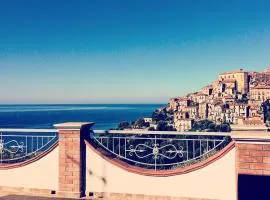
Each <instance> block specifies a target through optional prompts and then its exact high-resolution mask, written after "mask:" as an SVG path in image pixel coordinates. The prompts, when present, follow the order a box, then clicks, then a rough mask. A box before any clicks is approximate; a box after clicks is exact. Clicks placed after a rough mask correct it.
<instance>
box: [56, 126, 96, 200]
mask: <svg viewBox="0 0 270 200" xmlns="http://www.w3.org/2000/svg"><path fill="white" fill-rule="evenodd" d="M93 124H94V123H78V122H76V123H72V122H68V123H63V124H55V125H54V126H55V127H56V128H57V129H58V131H59V183H58V184H59V186H58V196H60V197H66V198H80V197H83V196H85V177H86V175H85V168H86V163H85V159H86V151H85V143H84V139H85V137H86V136H88V134H90V128H91V126H92V125H93Z"/></svg>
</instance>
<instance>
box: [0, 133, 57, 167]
mask: <svg viewBox="0 0 270 200" xmlns="http://www.w3.org/2000/svg"><path fill="white" fill-rule="evenodd" d="M57 139H58V135H57V133H53V132H51V131H49V132H48V133H46V132H45V133H44V135H42V134H40V133H38V132H33V133H32V132H31V133H30V134H26V133H23V134H18V133H13V132H7V133H5V132H4V133H2V132H1V133H0V164H1V163H17V162H22V161H24V160H26V159H30V158H32V157H35V156H37V155H38V154H40V153H42V152H43V151H45V150H46V149H48V148H49V147H50V146H51V145H52V144H54V143H55V142H56V141H57Z"/></svg>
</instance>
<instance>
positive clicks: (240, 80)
mask: <svg viewBox="0 0 270 200" xmlns="http://www.w3.org/2000/svg"><path fill="white" fill-rule="evenodd" d="M226 79H235V80H236V90H237V92H240V93H243V94H246V93H248V90H249V81H248V72H245V71H244V70H243V69H240V70H236V71H232V72H225V73H221V74H220V75H219V80H220V81H223V80H226Z"/></svg>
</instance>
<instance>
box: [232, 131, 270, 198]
mask: <svg viewBox="0 0 270 200" xmlns="http://www.w3.org/2000/svg"><path fill="white" fill-rule="evenodd" d="M232 139H233V140H234V141H235V149H236V158H235V162H236V165H235V166H236V191H237V198H238V192H239V191H238V188H239V175H257V176H267V175H270V133H269V132H263V131H252V132H251V131H235V132H232Z"/></svg>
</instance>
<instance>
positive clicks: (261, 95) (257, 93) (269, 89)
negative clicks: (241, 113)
mask: <svg viewBox="0 0 270 200" xmlns="http://www.w3.org/2000/svg"><path fill="white" fill-rule="evenodd" d="M249 97H250V99H254V100H256V101H259V102H261V103H262V102H265V101H266V100H268V99H270V86H266V85H257V86H255V87H251V88H250V93H249Z"/></svg>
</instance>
